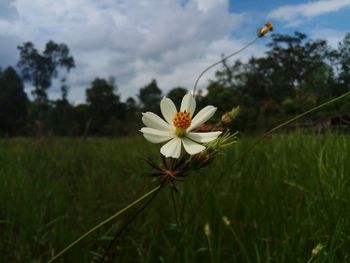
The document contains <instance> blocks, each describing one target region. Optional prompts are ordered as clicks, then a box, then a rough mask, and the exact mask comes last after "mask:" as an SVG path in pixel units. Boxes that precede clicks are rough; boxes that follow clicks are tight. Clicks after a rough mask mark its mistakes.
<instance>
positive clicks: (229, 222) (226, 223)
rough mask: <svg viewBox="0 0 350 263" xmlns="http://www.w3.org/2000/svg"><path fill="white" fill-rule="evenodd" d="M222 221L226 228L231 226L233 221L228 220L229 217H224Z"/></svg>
mask: <svg viewBox="0 0 350 263" xmlns="http://www.w3.org/2000/svg"><path fill="white" fill-rule="evenodd" d="M222 221H224V224H225V225H226V226H230V225H231V221H230V220H229V219H228V218H227V216H223V217H222Z"/></svg>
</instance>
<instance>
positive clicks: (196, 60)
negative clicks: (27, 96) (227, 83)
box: [0, 0, 258, 102]
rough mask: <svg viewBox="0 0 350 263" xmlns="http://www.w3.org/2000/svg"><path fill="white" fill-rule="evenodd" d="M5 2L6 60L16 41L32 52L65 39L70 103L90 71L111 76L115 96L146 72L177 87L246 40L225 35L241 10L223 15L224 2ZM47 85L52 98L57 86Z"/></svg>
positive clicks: (0, 26)
mask: <svg viewBox="0 0 350 263" xmlns="http://www.w3.org/2000/svg"><path fill="white" fill-rule="evenodd" d="M7 2H8V3H11V6H12V7H13V8H14V9H13V10H15V14H17V15H16V17H15V18H14V19H13V20H12V21H11V22H9V21H5V22H1V21H2V20H0V32H7V33H6V37H7V39H8V41H7V43H8V44H7V46H6V47H4V49H1V46H0V50H6V51H7V52H8V53H9V54H12V55H11V56H12V57H9V58H8V59H7V60H6V61H7V63H9V61H10V60H11V59H13V62H12V64H15V63H16V58H17V56H18V55H17V53H18V52H17V51H16V48H15V47H16V46H17V45H19V44H21V43H23V42H24V41H32V42H33V43H34V44H35V46H36V47H37V48H38V49H39V50H42V49H43V48H44V45H45V43H46V42H47V41H48V40H51V39H52V40H54V41H56V42H60V43H61V42H63V43H66V44H67V45H68V47H69V48H70V51H71V54H72V55H73V56H74V58H75V60H76V65H77V66H76V68H75V69H73V70H72V72H71V73H70V75H69V78H68V84H69V85H70V86H71V91H70V99H71V100H72V101H75V102H81V101H83V100H84V97H85V94H84V93H85V92H84V90H85V89H86V88H88V87H89V85H90V83H91V81H92V80H93V79H94V78H95V77H103V78H108V77H109V76H114V77H115V78H116V81H117V84H118V86H119V92H120V93H121V94H122V97H123V99H125V98H127V97H128V96H135V95H136V93H137V91H138V89H139V88H140V87H142V86H144V85H146V84H147V83H148V82H150V81H151V80H152V79H153V78H156V79H157V81H158V83H159V86H160V87H161V88H162V89H163V91H164V93H167V91H168V90H169V89H170V88H172V87H174V86H178V85H182V86H185V87H188V88H191V87H192V85H193V82H194V80H195V78H196V77H197V75H198V74H199V73H200V71H201V70H202V69H204V68H205V67H206V66H208V65H209V64H210V63H212V62H215V61H216V60H217V59H219V58H220V56H221V54H228V53H230V52H232V51H234V50H236V49H238V48H239V47H241V46H242V45H243V43H246V42H248V41H247V40H246V39H244V38H242V39H233V38H232V37H231V35H232V32H235V31H236V30H239V27H240V26H241V25H242V23H243V22H244V21H246V19H247V14H243V13H230V12H229V10H228V1H227V0H186V1H184V0H162V1H154V0H119V1H114V0H101V1H95V0H75V1H71V0H61V1H47V0H31V1H28V0H16V1H14V2H11V1H7ZM0 19H1V18H0ZM252 31H254V29H253V30H252ZM0 37H1V39H3V38H2V36H0ZM11 41H12V42H11ZM15 42H16V43H15ZM0 45H1V44H0ZM10 45H13V47H14V48H12V49H11V48H10ZM256 50H258V49H251V50H250V52H247V53H244V54H243V56H247V55H248V54H249V55H250V54H251V53H252V52H255V51H256ZM4 53H5V52H3V53H1V51H0V60H2V59H3V57H4ZM214 72H215V70H213V72H211V73H209V74H208V75H206V78H204V79H203V80H202V81H201V83H202V84H201V85H202V86H203V85H204V83H206V79H207V78H210V77H212V76H213V73H214ZM51 91H52V93H51V96H54V97H55V96H58V93H57V91H58V87H53V88H52V89H51Z"/></svg>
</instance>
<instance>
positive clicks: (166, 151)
mask: <svg viewBox="0 0 350 263" xmlns="http://www.w3.org/2000/svg"><path fill="white" fill-rule="evenodd" d="M160 152H161V153H162V154H163V155H164V156H165V157H172V158H176V159H177V158H179V157H180V155H181V139H180V138H178V137H175V138H174V139H172V140H171V141H170V142H168V143H166V144H164V145H163V146H162V148H160Z"/></svg>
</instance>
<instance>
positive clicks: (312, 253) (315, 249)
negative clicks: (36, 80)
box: [311, 243, 324, 257]
mask: <svg viewBox="0 0 350 263" xmlns="http://www.w3.org/2000/svg"><path fill="white" fill-rule="evenodd" d="M323 248H324V246H323V245H322V244H321V243H319V244H317V246H316V247H315V248H314V249H313V250H312V251H311V255H312V257H316V256H317V255H318V254H319V253H320V252H321V250H322V249H323Z"/></svg>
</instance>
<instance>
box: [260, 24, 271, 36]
mask: <svg viewBox="0 0 350 263" xmlns="http://www.w3.org/2000/svg"><path fill="white" fill-rule="evenodd" d="M272 30H273V26H272V23H271V22H267V23H266V24H265V25H264V26H263V27H261V28H259V29H258V33H257V34H258V37H263V36H265V35H266V34H267V33H268V32H270V31H272Z"/></svg>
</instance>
